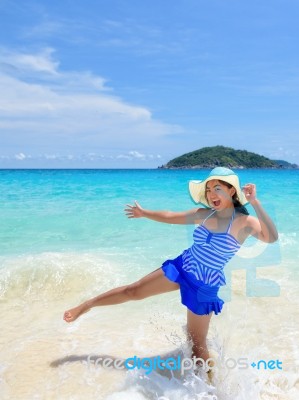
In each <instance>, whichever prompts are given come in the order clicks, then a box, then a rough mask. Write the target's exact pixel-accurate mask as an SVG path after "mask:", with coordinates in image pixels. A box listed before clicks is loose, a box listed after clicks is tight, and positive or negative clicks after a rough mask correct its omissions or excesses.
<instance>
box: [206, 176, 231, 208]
mask: <svg viewBox="0 0 299 400" xmlns="http://www.w3.org/2000/svg"><path fill="white" fill-rule="evenodd" d="M235 192H236V190H235V188H234V187H231V188H228V187H227V186H226V185H223V183H221V182H219V181H218V180H217V179H213V180H211V181H209V182H207V184H206V198H207V201H208V203H209V205H210V207H212V208H214V209H215V210H222V209H224V208H227V207H231V206H232V204H233V200H232V197H233V195H234V193H235Z"/></svg>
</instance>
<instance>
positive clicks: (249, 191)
mask: <svg viewBox="0 0 299 400" xmlns="http://www.w3.org/2000/svg"><path fill="white" fill-rule="evenodd" d="M242 191H243V192H244V194H245V197H246V199H247V201H248V202H249V203H252V202H253V201H254V200H256V186H255V184H254V183H247V184H246V185H245V186H243V187H242Z"/></svg>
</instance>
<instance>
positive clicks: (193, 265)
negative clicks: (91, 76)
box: [64, 167, 278, 361]
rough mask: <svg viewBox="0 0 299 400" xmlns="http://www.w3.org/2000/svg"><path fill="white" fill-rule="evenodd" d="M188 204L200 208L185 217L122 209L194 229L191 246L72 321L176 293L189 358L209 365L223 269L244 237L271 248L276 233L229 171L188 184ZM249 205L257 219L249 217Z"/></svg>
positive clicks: (250, 188)
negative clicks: (209, 343)
mask: <svg viewBox="0 0 299 400" xmlns="http://www.w3.org/2000/svg"><path fill="white" fill-rule="evenodd" d="M189 190H190V194H191V197H192V199H193V200H194V202H195V203H197V204H199V203H200V204H202V205H203V206H204V208H194V209H192V210H189V211H185V212H171V211H151V210H146V209H143V208H142V207H141V206H140V205H139V204H138V203H137V202H136V201H135V205H133V206H132V205H128V206H127V207H128V208H126V209H125V212H126V215H127V216H128V218H142V217H143V218H149V219H152V220H154V221H158V222H164V223H169V224H198V226H197V227H196V229H195V230H194V234H193V238H194V243H193V245H192V246H191V247H190V248H189V249H187V250H185V251H184V252H183V253H182V254H181V255H179V256H178V257H177V258H175V259H174V260H167V261H165V262H164V263H163V264H162V267H160V268H158V269H157V270H155V271H153V272H152V273H150V274H148V275H146V276H145V277H143V278H142V279H140V280H139V281H137V282H134V283H132V284H130V285H124V286H121V287H118V288H115V289H112V290H110V291H108V292H105V293H103V294H100V295H99V296H96V297H94V298H92V299H90V300H87V301H85V302H84V303H82V304H80V305H79V306H77V307H75V308H73V309H70V310H68V311H66V312H65V314H64V320H65V321H66V322H72V321H74V320H75V319H77V318H78V317H79V316H80V315H81V314H83V313H85V312H87V311H88V310H90V308H92V307H96V306H107V305H112V304H119V303H124V302H126V301H130V300H141V299H144V298H146V297H149V296H153V295H157V294H161V293H166V292H171V291H173V290H177V289H180V292H181V300H182V304H184V305H185V306H186V307H187V331H188V334H189V336H190V339H191V340H192V343H193V346H192V350H193V356H194V357H197V358H201V359H203V360H205V361H206V360H207V359H208V358H209V353H208V349H207V345H206V338H207V333H208V328H209V323H210V320H211V317H212V314H213V312H214V313H215V314H218V313H220V312H221V309H222V307H223V304H224V302H223V301H222V300H221V299H220V298H219V297H218V295H217V293H218V290H219V288H220V286H222V285H225V275H224V273H223V268H224V266H225V265H226V263H227V262H228V261H229V260H230V259H231V258H232V257H233V255H234V254H235V253H236V252H237V251H238V250H239V248H240V247H241V245H242V243H243V242H244V241H245V240H246V238H247V237H248V236H250V235H251V236H254V237H256V238H257V239H259V240H261V241H263V242H266V243H272V242H274V241H276V240H277V238H278V233H277V230H276V228H275V225H274V224H273V222H272V220H271V219H270V217H269V216H268V214H267V213H266V212H265V210H264V209H263V208H262V206H261V203H260V201H259V200H258V199H257V196H256V187H255V185H254V184H251V183H249V184H247V185H245V186H244V188H243V192H242V190H241V187H240V183H239V179H238V176H237V175H236V174H235V173H234V172H233V171H231V170H230V169H228V168H223V167H217V168H214V169H213V170H212V171H211V172H210V174H209V175H208V177H207V178H206V179H205V180H204V181H201V182H200V181H191V182H190V183H189ZM246 203H250V204H251V205H252V206H253V208H254V210H255V212H256V215H257V217H253V216H250V215H248V212H247V210H246V208H245V207H244V205H245V204H246Z"/></svg>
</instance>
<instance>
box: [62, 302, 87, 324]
mask: <svg viewBox="0 0 299 400" xmlns="http://www.w3.org/2000/svg"><path fill="white" fill-rule="evenodd" d="M89 310H90V308H87V306H86V304H85V303H83V304H80V305H79V306H77V307H75V308H72V309H71V310H68V311H66V312H65V313H64V315H63V319H64V320H65V322H73V321H75V320H76V319H77V318H78V317H80V315H82V314H84V313H86V312H87V311H89Z"/></svg>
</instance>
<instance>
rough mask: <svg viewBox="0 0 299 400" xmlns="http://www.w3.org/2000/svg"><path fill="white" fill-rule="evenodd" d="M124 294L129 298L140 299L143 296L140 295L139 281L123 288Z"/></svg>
mask: <svg viewBox="0 0 299 400" xmlns="http://www.w3.org/2000/svg"><path fill="white" fill-rule="evenodd" d="M124 291H125V294H126V296H127V297H128V298H129V299H130V300H141V299H143V298H144V296H143V295H142V290H141V285H140V284H139V282H134V283H131V284H130V285H127V286H126V287H125V288H124Z"/></svg>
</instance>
